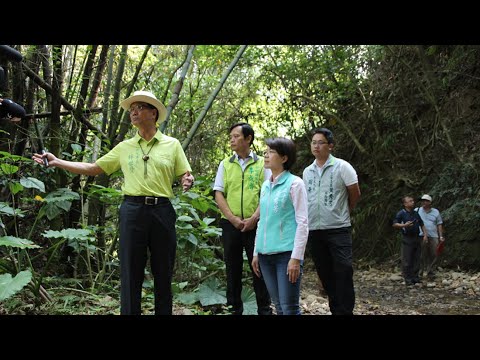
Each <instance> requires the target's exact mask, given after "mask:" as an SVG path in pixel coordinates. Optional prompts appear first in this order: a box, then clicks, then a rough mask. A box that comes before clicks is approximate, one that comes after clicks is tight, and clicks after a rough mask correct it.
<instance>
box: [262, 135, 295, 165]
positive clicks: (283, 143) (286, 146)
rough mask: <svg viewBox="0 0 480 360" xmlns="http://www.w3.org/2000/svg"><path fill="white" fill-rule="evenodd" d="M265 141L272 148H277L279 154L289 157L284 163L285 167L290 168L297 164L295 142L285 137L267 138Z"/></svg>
mask: <svg viewBox="0 0 480 360" xmlns="http://www.w3.org/2000/svg"><path fill="white" fill-rule="evenodd" d="M265 143H266V144H267V146H268V147H269V148H270V149H272V150H275V151H276V152H277V153H278V155H280V156H287V157H288V160H287V161H286V162H285V163H284V164H283V168H284V169H285V170H290V168H291V167H292V166H293V164H295V161H297V148H296V146H295V143H294V142H293V141H292V140H290V139H287V138H284V137H277V138H273V139H267V140H266V141H265Z"/></svg>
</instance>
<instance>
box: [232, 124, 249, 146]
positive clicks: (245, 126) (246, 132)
mask: <svg viewBox="0 0 480 360" xmlns="http://www.w3.org/2000/svg"><path fill="white" fill-rule="evenodd" d="M237 126H241V127H242V134H243V137H244V138H245V139H246V138H247V137H248V136H249V135H251V136H252V140H251V141H250V145H252V144H253V139H255V133H254V131H253V128H252V127H251V126H250V124H247V123H244V122H239V123H236V124H233V125H232V126H230V129H229V130H228V133H229V134H230V133H231V132H232V130H233V129H235V128H236V127H237Z"/></svg>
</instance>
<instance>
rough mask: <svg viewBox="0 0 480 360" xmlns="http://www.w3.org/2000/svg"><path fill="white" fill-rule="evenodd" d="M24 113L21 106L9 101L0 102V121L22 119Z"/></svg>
mask: <svg viewBox="0 0 480 360" xmlns="http://www.w3.org/2000/svg"><path fill="white" fill-rule="evenodd" d="M25 115H26V112H25V109H24V108H23V106H20V105H18V104H17V103H16V102H13V101H12V100H10V99H3V100H2V102H0V119H2V118H4V117H8V118H23V117H25Z"/></svg>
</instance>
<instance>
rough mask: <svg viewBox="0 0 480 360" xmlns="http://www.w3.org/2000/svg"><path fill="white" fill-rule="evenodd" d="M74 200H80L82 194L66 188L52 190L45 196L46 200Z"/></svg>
mask: <svg viewBox="0 0 480 360" xmlns="http://www.w3.org/2000/svg"><path fill="white" fill-rule="evenodd" d="M72 200H80V195H78V193H76V192H74V191H71V190H70V189H66V188H60V189H57V190H55V191H54V192H51V193H50V194H48V195H47V196H45V201H46V202H56V201H72Z"/></svg>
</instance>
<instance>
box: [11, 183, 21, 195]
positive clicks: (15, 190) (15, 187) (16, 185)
mask: <svg viewBox="0 0 480 360" xmlns="http://www.w3.org/2000/svg"><path fill="white" fill-rule="evenodd" d="M8 187H9V188H10V191H11V192H12V193H13V194H14V195H15V194H16V193H18V192H20V191H22V190H23V186H22V184H20V183H18V182H16V181H13V182H10V183H9V184H8Z"/></svg>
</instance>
